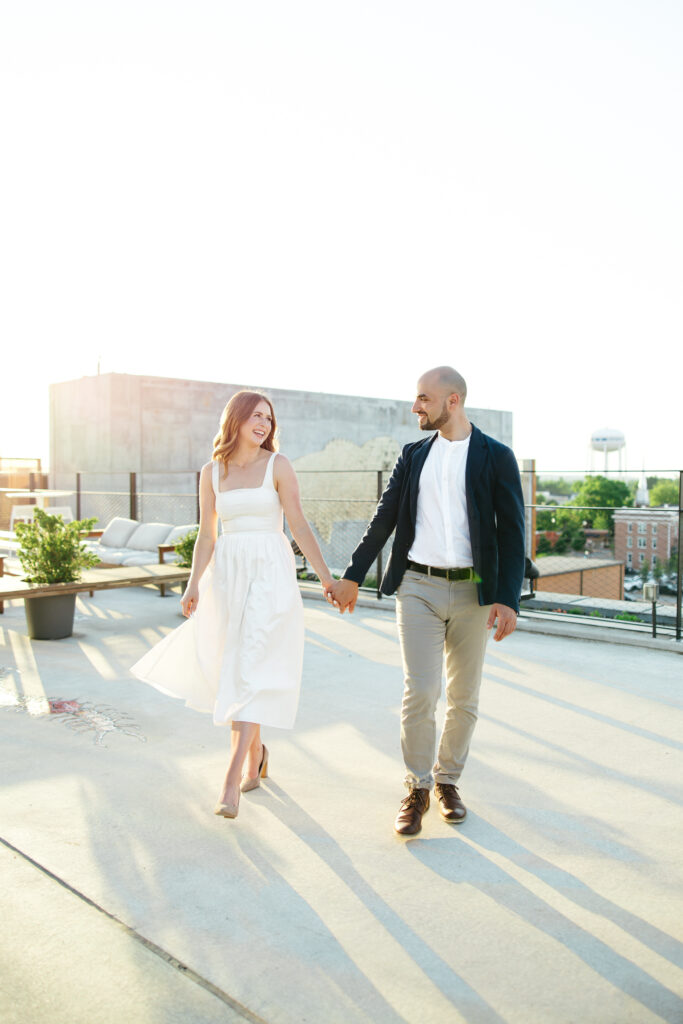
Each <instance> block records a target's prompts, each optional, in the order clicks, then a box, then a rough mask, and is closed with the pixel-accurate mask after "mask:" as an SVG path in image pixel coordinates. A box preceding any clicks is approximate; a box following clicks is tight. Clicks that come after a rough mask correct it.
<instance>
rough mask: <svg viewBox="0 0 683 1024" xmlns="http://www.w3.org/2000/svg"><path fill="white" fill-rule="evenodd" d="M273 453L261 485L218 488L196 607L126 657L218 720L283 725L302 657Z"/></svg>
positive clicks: (142, 673) (292, 705)
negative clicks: (216, 531)
mask: <svg viewBox="0 0 683 1024" xmlns="http://www.w3.org/2000/svg"><path fill="white" fill-rule="evenodd" d="M274 461H275V453H273V455H271V457H270V459H269V460H268V465H267V466H266V474H265V477H264V480H263V483H262V485H261V486H260V487H239V488H233V489H232V490H227V491H221V490H219V476H218V463H216V462H214V464H213V469H212V481H213V488H214V492H215V495H216V511H217V513H218V516H219V518H220V520H221V523H222V527H223V530H222V533H221V534H220V535H219V537H218V539H217V541H216V546H215V549H214V553H213V557H212V559H211V562H210V563H209V565H208V566H207V568H206V570H205V572H204V574H203V575H202V578H201V580H200V582H199V602H198V604H197V610H196V612H195V613H194V615H192V616H191V618H189V619H188V620H187V621H186V622H184V623H183V624H182V625H181V626H178V628H177V629H175V630H174V631H173V632H172V633H170V634H169V635H168V636H166V637H164V639H163V640H161V641H160V642H159V643H158V644H156V646H155V647H153V648H152V649H151V651H149V652H148V653H147V654H145V655H144V657H142V658H141V659H140V661H138V662H136V664H135V665H133V667H132V669H131V672H132V673H133V675H135V676H137V678H138V679H141V680H143V681H144V682H146V683H151V684H152V686H155V687H156V688H157V689H158V690H161V691H162V693H167V694H169V695H170V696H172V697H181V698H182V699H183V700H184V701H185V703H186V704H187V705H188V707H191V708H195V709H196V710H198V711H210V712H212V713H213V720H214V722H215V723H216V725H224V724H226V723H227V722H230V721H233V722H259V723H260V724H261V725H269V726H277V727H279V728H282V729H291V728H292V726H293V725H294V719H295V717H296V710H297V705H298V702H299V688H300V685H301V670H302V662H303V645H304V624H303V605H302V601H301V595H300V593H299V587H298V583H297V580H296V568H295V562H294V554H293V552H292V548H291V546H290V544H289V541H288V540H287V538H286V536H285V534H284V531H283V516H282V506H281V504H280V498H279V495H278V493H277V491H276V490H275V487H274V485H273V464H274Z"/></svg>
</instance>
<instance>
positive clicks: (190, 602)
mask: <svg viewBox="0 0 683 1024" xmlns="http://www.w3.org/2000/svg"><path fill="white" fill-rule="evenodd" d="M198 604H199V587H198V586H197V584H196V583H190V584H188V586H187V589H186V590H185V593H184V594H183V596H182V597H181V599H180V607H181V608H182V609H183V615H184V616H185V618H186V619H189V617H190V615H192V613H193V612H196V611H197V605H198Z"/></svg>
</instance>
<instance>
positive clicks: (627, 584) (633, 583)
mask: <svg viewBox="0 0 683 1024" xmlns="http://www.w3.org/2000/svg"><path fill="white" fill-rule="evenodd" d="M642 586H643V581H642V579H641V578H640V576H629V578H628V579H626V580H624V590H625V591H626V592H627V593H628V592H629V591H631V590H640V589H641V588H642Z"/></svg>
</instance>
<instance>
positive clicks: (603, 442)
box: [591, 427, 626, 472]
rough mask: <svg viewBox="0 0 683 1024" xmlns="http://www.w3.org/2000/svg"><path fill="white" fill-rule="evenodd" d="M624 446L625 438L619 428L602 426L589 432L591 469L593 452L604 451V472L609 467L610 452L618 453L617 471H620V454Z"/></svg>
mask: <svg viewBox="0 0 683 1024" xmlns="http://www.w3.org/2000/svg"><path fill="white" fill-rule="evenodd" d="M625 446H626V438H625V437H624V435H623V433H622V432H621V430H614V429H613V428H612V427H603V428H602V429H601V430H594V431H593V433H592V434H591V469H592V468H593V455H592V453H593V452H604V455H605V472H607V470H608V468H609V454H610V452H618V453H619V472H621V469H622V465H621V455H622V452H623V450H624V448H625Z"/></svg>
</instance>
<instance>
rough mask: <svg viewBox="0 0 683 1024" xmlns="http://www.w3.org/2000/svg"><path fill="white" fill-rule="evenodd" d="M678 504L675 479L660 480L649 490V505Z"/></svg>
mask: <svg viewBox="0 0 683 1024" xmlns="http://www.w3.org/2000/svg"><path fill="white" fill-rule="evenodd" d="M657 505H678V484H677V483H676V481H675V480H660V481H659V483H656V484H655V485H654V487H653V488H652V489H651V491H650V506H651V507H652V508H654V507H655V506H657Z"/></svg>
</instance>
